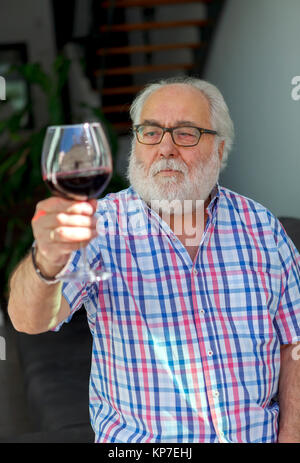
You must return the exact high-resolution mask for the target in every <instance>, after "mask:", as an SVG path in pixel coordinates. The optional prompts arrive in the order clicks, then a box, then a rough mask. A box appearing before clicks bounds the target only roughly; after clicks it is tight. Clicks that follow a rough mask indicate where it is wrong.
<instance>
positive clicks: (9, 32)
mask: <svg viewBox="0 0 300 463" xmlns="http://www.w3.org/2000/svg"><path fill="white" fill-rule="evenodd" d="M0 21H1V27H0V43H1V44H6V43H18V42H25V43H26V44H27V51H28V59H29V61H31V62H39V63H41V65H42V66H43V68H44V69H45V70H46V71H49V70H50V69H51V66H52V63H53V60H54V59H55V56H56V50H55V39H54V30H53V17H52V8H51V2H50V0H25V1H24V0H1V3H0ZM33 98H34V113H35V120H36V124H37V125H38V126H42V125H44V124H45V123H47V115H46V109H45V104H44V98H43V94H41V93H40V92H39V91H38V90H37V89H34V92H33Z"/></svg>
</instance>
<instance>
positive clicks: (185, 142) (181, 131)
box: [133, 124, 218, 146]
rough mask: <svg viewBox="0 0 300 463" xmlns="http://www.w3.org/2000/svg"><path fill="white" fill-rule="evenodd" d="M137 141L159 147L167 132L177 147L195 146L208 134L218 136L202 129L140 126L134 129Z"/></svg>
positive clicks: (211, 131)
mask: <svg viewBox="0 0 300 463" xmlns="http://www.w3.org/2000/svg"><path fill="white" fill-rule="evenodd" d="M133 131H134V133H135V136H136V139H137V141H138V142H139V143H142V144H143V145H158V144H159V143H160V142H161V141H162V139H163V136H164V134H165V133H166V132H169V133H170V134H171V137H172V140H173V143H174V144H175V145H177V146H195V145H197V144H198V143H199V140H200V138H201V135H202V134H203V133H208V134H211V135H218V133H217V132H215V131H214V130H208V129H202V128H201V127H193V126H190V125H188V126H182V127H181V126H180V127H160V126H159V125H147V124H146V125H144V124H138V125H135V126H134V127H133Z"/></svg>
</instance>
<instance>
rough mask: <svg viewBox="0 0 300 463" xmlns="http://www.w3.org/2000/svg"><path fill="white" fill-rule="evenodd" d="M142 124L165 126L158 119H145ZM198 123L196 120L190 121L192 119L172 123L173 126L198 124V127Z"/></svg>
mask: <svg viewBox="0 0 300 463" xmlns="http://www.w3.org/2000/svg"><path fill="white" fill-rule="evenodd" d="M141 124H142V125H154V126H159V127H163V124H161V123H160V122H159V121H158V120H156V119H144V120H143V121H142V122H141ZM197 125H198V123H197V122H195V121H190V120H177V121H175V122H174V124H172V126H173V127H179V126H196V127H197Z"/></svg>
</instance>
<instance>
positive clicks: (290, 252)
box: [274, 222, 300, 344]
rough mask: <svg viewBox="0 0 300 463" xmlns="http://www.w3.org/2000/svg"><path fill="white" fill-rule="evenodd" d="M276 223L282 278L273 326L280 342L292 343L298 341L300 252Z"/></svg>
mask: <svg viewBox="0 0 300 463" xmlns="http://www.w3.org/2000/svg"><path fill="white" fill-rule="evenodd" d="M277 225H278V241H277V248H278V255H279V259H280V265H281V268H282V280H281V297H280V301H279V305H278V309H277V313H276V316H275V320H274V326H275V329H276V331H277V334H278V337H279V340H280V343H281V344H293V343H296V342H298V341H300V254H299V252H298V251H297V249H296V247H295V245H294V243H293V242H292V241H291V239H290V238H289V237H288V235H287V234H286V232H285V230H284V228H283V227H282V225H281V224H280V222H278V224H277Z"/></svg>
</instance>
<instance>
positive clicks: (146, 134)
mask: <svg viewBox="0 0 300 463" xmlns="http://www.w3.org/2000/svg"><path fill="white" fill-rule="evenodd" d="M155 135H157V132H154V131H153V130H152V131H151V132H144V137H154V136H155Z"/></svg>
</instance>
